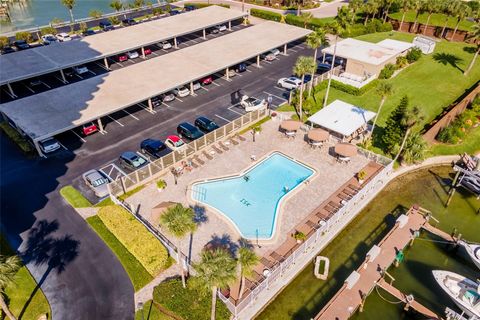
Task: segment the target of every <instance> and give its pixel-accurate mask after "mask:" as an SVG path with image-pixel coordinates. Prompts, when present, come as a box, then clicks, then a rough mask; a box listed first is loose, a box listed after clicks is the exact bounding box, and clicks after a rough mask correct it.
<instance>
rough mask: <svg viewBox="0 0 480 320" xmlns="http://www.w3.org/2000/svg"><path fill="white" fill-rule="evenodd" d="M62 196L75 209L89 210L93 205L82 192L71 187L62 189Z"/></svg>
mask: <svg viewBox="0 0 480 320" xmlns="http://www.w3.org/2000/svg"><path fill="white" fill-rule="evenodd" d="M60 194H61V195H62V197H63V198H64V199H65V200H66V201H67V202H68V203H69V204H70V205H71V206H72V207H74V208H88V207H91V206H92V203H91V202H90V201H88V199H87V198H85V197H84V196H83V195H82V194H81V193H80V191H78V190H77V189H75V188H74V187H72V186H70V185H69V186H65V187H63V188H62V189H60Z"/></svg>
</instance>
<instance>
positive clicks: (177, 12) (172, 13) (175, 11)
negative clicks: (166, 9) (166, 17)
mask: <svg viewBox="0 0 480 320" xmlns="http://www.w3.org/2000/svg"><path fill="white" fill-rule="evenodd" d="M180 13H182V12H181V11H178V10H172V11H170V15H171V16H175V15H177V14H180Z"/></svg>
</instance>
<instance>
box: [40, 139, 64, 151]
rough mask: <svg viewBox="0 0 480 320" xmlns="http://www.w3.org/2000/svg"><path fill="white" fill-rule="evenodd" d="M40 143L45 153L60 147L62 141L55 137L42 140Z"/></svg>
mask: <svg viewBox="0 0 480 320" xmlns="http://www.w3.org/2000/svg"><path fill="white" fill-rule="evenodd" d="M39 145H40V149H41V150H42V152H43V153H50V152H53V151H56V150H58V149H60V143H59V142H58V141H57V139H55V138H53V137H51V138H47V139H44V140H42V141H40V142H39Z"/></svg>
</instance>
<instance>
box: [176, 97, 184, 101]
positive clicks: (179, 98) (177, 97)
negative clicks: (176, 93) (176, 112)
mask: <svg viewBox="0 0 480 320" xmlns="http://www.w3.org/2000/svg"><path fill="white" fill-rule="evenodd" d="M175 99H176V100H178V101H180V102H183V100H182V99H180V98H178V97H175Z"/></svg>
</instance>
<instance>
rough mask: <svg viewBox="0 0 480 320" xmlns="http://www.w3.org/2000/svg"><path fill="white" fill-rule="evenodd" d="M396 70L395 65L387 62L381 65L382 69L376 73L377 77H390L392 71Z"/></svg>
mask: <svg viewBox="0 0 480 320" xmlns="http://www.w3.org/2000/svg"><path fill="white" fill-rule="evenodd" d="M395 70H397V66H396V65H394V64H391V63H388V64H386V65H385V67H383V69H382V71H380V74H379V75H378V78H379V79H390V78H391V77H392V76H393V73H394V72H395Z"/></svg>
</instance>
